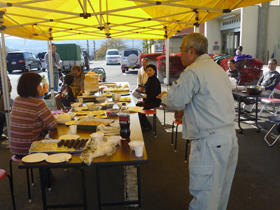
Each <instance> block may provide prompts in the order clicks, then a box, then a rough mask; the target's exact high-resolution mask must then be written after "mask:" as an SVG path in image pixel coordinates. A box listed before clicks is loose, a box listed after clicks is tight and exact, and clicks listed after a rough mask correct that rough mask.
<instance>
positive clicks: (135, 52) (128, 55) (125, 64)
mask: <svg viewBox="0 0 280 210" xmlns="http://www.w3.org/2000/svg"><path fill="white" fill-rule="evenodd" d="M140 55H141V51H140V50H139V49H124V50H122V58H121V69H122V73H125V71H128V69H139V68H140V67H141V65H140V60H139V58H140Z"/></svg>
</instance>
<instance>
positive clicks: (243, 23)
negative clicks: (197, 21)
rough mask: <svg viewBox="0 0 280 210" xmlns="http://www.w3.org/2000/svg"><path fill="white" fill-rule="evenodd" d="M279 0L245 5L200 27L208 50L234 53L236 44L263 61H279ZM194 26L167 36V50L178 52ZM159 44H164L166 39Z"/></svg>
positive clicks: (244, 52) (245, 52)
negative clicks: (168, 39)
mask: <svg viewBox="0 0 280 210" xmlns="http://www.w3.org/2000/svg"><path fill="white" fill-rule="evenodd" d="M279 5H280V0H275V1H271V2H268V3H264V4H259V5H254V6H250V7H244V8H241V9H237V10H234V11H232V12H231V13H228V14H224V15H222V16H219V17H217V18H215V19H213V20H210V21H207V22H206V23H205V24H202V25H201V26H200V33H203V34H204V35H205V36H206V37H207V38H208V45H209V46H208V52H209V53H228V54H232V55H235V51H236V50H237V47H238V46H239V45H241V46H242V47H243V52H242V53H243V54H250V55H252V56H253V57H254V58H258V59H260V60H262V61H263V63H264V64H266V63H267V61H268V60H269V59H270V58H276V59H277V60H278V61H279V63H280V27H279V22H280V6H279ZM192 32H194V28H188V29H184V30H182V31H181V32H180V33H177V34H176V35H174V36H172V37H171V38H170V52H171V53H179V52H180V44H181V42H182V38H183V37H184V35H185V34H188V33H192ZM158 44H160V45H165V40H159V41H158Z"/></svg>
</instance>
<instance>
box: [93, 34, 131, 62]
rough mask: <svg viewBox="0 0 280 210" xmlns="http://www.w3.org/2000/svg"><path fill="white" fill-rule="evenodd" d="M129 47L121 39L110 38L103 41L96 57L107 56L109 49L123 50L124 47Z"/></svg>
mask: <svg viewBox="0 0 280 210" xmlns="http://www.w3.org/2000/svg"><path fill="white" fill-rule="evenodd" d="M124 48H127V47H126V45H125V44H124V42H123V41H122V40H120V39H108V40H106V41H104V42H102V44H101V47H100V48H99V49H98V50H97V52H96V58H97V59H98V60H100V59H104V58H105V56H106V51H107V50H109V49H117V50H119V52H120V51H122V49H124Z"/></svg>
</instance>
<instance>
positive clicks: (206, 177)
mask: <svg viewBox="0 0 280 210" xmlns="http://www.w3.org/2000/svg"><path fill="white" fill-rule="evenodd" d="M207 48H208V40H207V39H206V37H205V36H203V35H202V34H199V33H192V34H188V35H186V36H185V37H184V39H183V42H182V44H181V60H182V63H183V65H184V66H186V69H185V70H184V71H183V72H182V73H181V75H180V78H179V79H178V80H177V81H174V82H173V84H172V87H171V88H170V89H169V90H168V92H167V93H166V92H162V93H161V94H160V95H159V96H158V97H159V98H161V100H162V103H164V104H166V105H167V106H168V107H170V108H173V109H175V110H184V118H183V121H182V122H183V132H182V133H183V138H184V139H191V140H192V143H191V152H190V157H189V172H190V183H189V190H190V193H191V195H193V200H192V201H191V203H190V205H189V209H190V210H198V209H208V210H210V209H211V210H214V209H215V210H226V208H227V203H228V199H229V194H230V189H231V184H232V180H233V177H234V173H235V168H236V164H237V158H238V144H237V138H236V132H235V128H234V117H235V112H234V105H233V104H234V103H233V102H234V101H233V97H232V90H231V84H230V81H229V79H228V76H227V74H226V73H225V71H224V70H223V69H222V68H221V67H220V66H219V65H218V64H216V63H215V62H214V61H213V59H211V58H210V57H209V56H208V54H207V50H208V49H207Z"/></svg>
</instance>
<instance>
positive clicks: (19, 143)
mask: <svg viewBox="0 0 280 210" xmlns="http://www.w3.org/2000/svg"><path fill="white" fill-rule="evenodd" d="M41 81H42V77H41V76H40V75H39V74H37V73H29V72H28V73H24V74H22V76H21V77H20V79H19V81H18V86H17V92H18V95H19V96H18V97H16V99H15V100H14V103H13V108H12V112H11V129H10V136H11V139H10V150H11V152H12V153H14V154H16V155H17V157H19V158H22V157H23V156H25V155H27V154H28V150H29V148H30V146H31V144H32V142H34V141H38V140H42V139H44V136H45V135H43V131H45V130H52V129H55V128H56V126H57V122H56V119H55V118H54V116H53V115H52V113H51V111H50V110H49V109H48V107H47V106H46V104H45V102H44V101H43V100H41V99H39V98H38V97H39V96H40V92H41V85H40V83H41Z"/></svg>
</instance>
